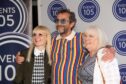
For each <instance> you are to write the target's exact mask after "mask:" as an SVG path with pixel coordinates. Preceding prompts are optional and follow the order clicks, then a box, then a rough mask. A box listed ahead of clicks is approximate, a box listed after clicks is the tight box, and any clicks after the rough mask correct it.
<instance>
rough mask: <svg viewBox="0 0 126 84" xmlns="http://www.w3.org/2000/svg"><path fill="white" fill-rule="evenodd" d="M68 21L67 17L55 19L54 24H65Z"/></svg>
mask: <svg viewBox="0 0 126 84" xmlns="http://www.w3.org/2000/svg"><path fill="white" fill-rule="evenodd" d="M68 22H69V20H67V19H56V20H55V23H56V24H58V23H59V24H61V25H65V24H67V23H68Z"/></svg>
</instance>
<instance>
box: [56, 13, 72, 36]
mask: <svg viewBox="0 0 126 84" xmlns="http://www.w3.org/2000/svg"><path fill="white" fill-rule="evenodd" d="M69 16H70V15H69V14H68V13H60V14H58V15H57V20H56V29H57V31H58V32H59V33H60V35H66V34H68V33H70V32H71V28H72V27H71V23H70V20H69Z"/></svg>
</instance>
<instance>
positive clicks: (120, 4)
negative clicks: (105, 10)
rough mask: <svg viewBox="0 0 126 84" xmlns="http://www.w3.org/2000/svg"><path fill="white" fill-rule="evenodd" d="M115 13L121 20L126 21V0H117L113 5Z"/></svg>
mask: <svg viewBox="0 0 126 84" xmlns="http://www.w3.org/2000/svg"><path fill="white" fill-rule="evenodd" d="M112 11H113V15H114V16H115V18H116V19H118V20H120V21H126V0H116V1H115V2H114V4H113V7H112Z"/></svg>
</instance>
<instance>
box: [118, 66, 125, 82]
mask: <svg viewBox="0 0 126 84" xmlns="http://www.w3.org/2000/svg"><path fill="white" fill-rule="evenodd" d="M119 68H120V75H121V84H126V64H121V65H119Z"/></svg>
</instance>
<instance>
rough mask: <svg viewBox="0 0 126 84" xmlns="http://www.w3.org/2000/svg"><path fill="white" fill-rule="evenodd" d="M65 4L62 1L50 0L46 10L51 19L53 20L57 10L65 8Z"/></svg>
mask: <svg viewBox="0 0 126 84" xmlns="http://www.w3.org/2000/svg"><path fill="white" fill-rule="evenodd" d="M66 8H67V7H66V5H65V3H64V2H62V1H60V0H54V1H52V2H51V3H50V4H49V6H48V10H47V14H48V17H49V19H50V20H51V21H53V22H55V18H56V15H57V12H58V11H59V10H62V9H66Z"/></svg>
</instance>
